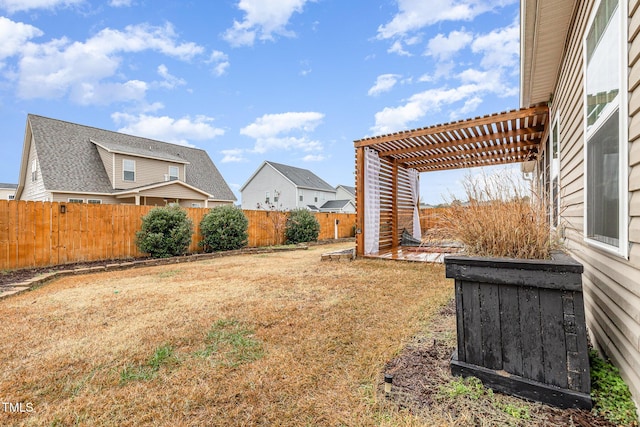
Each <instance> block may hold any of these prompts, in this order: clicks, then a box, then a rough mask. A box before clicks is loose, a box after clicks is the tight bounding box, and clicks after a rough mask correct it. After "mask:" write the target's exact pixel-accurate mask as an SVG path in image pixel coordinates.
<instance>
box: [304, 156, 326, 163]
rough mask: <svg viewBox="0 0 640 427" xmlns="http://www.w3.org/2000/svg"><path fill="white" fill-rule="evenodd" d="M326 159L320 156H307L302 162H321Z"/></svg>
mask: <svg viewBox="0 0 640 427" xmlns="http://www.w3.org/2000/svg"><path fill="white" fill-rule="evenodd" d="M324 159H326V157H325V156H323V155H322V154H308V155H306V156H304V157H303V158H302V161H303V162H321V161H323V160H324Z"/></svg>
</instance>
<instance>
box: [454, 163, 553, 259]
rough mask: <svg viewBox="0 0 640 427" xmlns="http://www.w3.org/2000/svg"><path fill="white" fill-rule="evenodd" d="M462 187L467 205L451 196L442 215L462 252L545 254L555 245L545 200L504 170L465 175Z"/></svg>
mask: <svg viewBox="0 0 640 427" xmlns="http://www.w3.org/2000/svg"><path fill="white" fill-rule="evenodd" d="M463 186H464V189H465V193H466V196H467V198H468V204H463V203H460V202H456V201H454V202H453V203H451V208H450V209H449V211H448V213H446V214H445V216H446V220H447V223H448V224H449V225H448V228H449V230H448V231H449V232H450V233H451V234H452V235H453V237H454V238H455V239H457V240H459V241H460V242H461V243H462V244H463V245H464V247H465V253H466V254H467V255H470V256H484V257H506V258H521V259H550V258H551V253H552V252H553V251H555V250H558V249H560V244H559V241H558V239H557V238H556V237H555V235H554V233H553V232H552V230H551V227H550V225H549V221H548V219H547V213H546V212H547V209H546V204H545V203H544V202H543V201H542V199H541V198H540V197H537V196H536V195H535V194H533V193H532V192H531V191H530V190H528V189H526V188H525V184H524V183H523V182H522V181H520V180H518V179H517V178H516V177H514V176H513V175H511V174H509V173H507V171H504V172H502V173H498V174H495V175H486V174H485V173H482V174H481V175H480V176H479V177H473V176H471V175H466V176H465V178H464V181H463Z"/></svg>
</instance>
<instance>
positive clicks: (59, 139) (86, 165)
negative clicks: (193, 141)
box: [27, 114, 236, 201]
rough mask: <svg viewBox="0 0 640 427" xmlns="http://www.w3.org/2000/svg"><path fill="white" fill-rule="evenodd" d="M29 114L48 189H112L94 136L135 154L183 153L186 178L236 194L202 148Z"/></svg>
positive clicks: (219, 193)
mask: <svg viewBox="0 0 640 427" xmlns="http://www.w3.org/2000/svg"><path fill="white" fill-rule="evenodd" d="M27 120H28V122H29V124H30V126H31V130H32V132H33V137H34V138H33V139H34V141H35V145H36V150H37V153H38V162H39V164H40V170H41V173H42V179H43V181H44V183H45V186H46V188H47V189H48V190H53V191H71V192H75V191H85V192H99V193H112V192H114V190H113V189H112V188H111V184H110V182H109V177H108V176H107V172H106V171H105V169H104V166H103V163H102V160H101V159H100V155H99V154H98V149H97V148H96V146H95V144H94V143H93V142H91V140H93V141H95V142H97V143H100V144H111V146H112V147H119V148H120V149H121V150H122V149H124V148H126V147H128V149H129V151H130V152H132V153H137V154H139V155H142V153H144V152H147V153H148V152H153V153H157V154H159V155H162V156H164V158H167V159H182V162H186V163H188V164H186V165H185V167H186V176H187V179H186V183H187V184H189V185H192V186H194V187H196V188H199V189H201V190H203V191H205V192H207V193H209V194H211V195H213V196H214V198H216V199H219V200H234V201H235V200H236V197H235V196H234V194H233V192H232V191H231V189H230V188H229V186H228V185H227V183H226V182H225V180H224V179H223V178H222V175H221V174H220V172H219V171H218V169H217V168H216V166H215V165H214V164H213V162H212V161H211V158H209V155H208V154H207V153H206V151H204V150H201V149H197V148H191V147H185V146H182V145H176V144H169V143H167V142H161V141H156V140H153V139H147V138H141V137H137V136H131V135H126V134H123V133H118V132H113V131H108V130H104V129H98V128H94V127H90V126H84V125H79V124H75V123H70V122H65V121H62V120H56V119H50V118H47V117H42V116H36V115H33V114H29V116H28V117H27ZM156 157H159V156H156Z"/></svg>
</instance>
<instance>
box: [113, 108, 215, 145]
mask: <svg viewBox="0 0 640 427" xmlns="http://www.w3.org/2000/svg"><path fill="white" fill-rule="evenodd" d="M111 118H112V119H113V121H114V122H115V123H116V124H117V125H121V124H124V126H122V127H121V128H119V129H118V132H122V133H126V134H131V135H136V136H141V137H144V138H150V139H156V140H158V141H165V142H172V143H174V144H180V145H186V146H193V145H192V144H191V143H190V142H189V141H206V140H210V139H213V138H215V137H217V136H220V135H224V129H220V128H216V127H214V126H212V125H211V122H212V121H213V118H212V117H207V116H202V115H201V116H196V117H194V118H192V117H190V116H185V117H182V118H180V119H174V118H172V117H169V116H150V115H146V114H139V115H137V116H136V115H132V114H127V113H113V114H112V115H111Z"/></svg>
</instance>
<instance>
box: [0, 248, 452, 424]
mask: <svg viewBox="0 0 640 427" xmlns="http://www.w3.org/2000/svg"><path fill="white" fill-rule="evenodd" d="M339 248H344V244H343V245H342V246H337V245H334V246H325V247H315V248H311V249H309V250H307V251H296V252H285V253H273V254H262V255H250V256H246V255H245V256H234V257H228V258H219V259H214V260H209V261H202V262H197V263H189V264H180V265H167V266H159V267H151V268H145V269H140V270H130V271H119V272H110V273H100V274H93V275H86V276H78V277H68V278H64V279H60V280H58V281H56V282H53V283H50V284H47V285H45V286H43V287H42V288H40V289H37V290H35V291H32V292H29V293H26V294H21V295H18V296H16V297H12V298H9V299H6V300H3V301H0V310H1V311H2V313H3V316H2V320H3V339H2V340H1V342H0V366H2V369H1V370H0V397H1V398H2V400H3V401H6V402H22V403H24V404H26V403H30V404H31V405H32V407H33V412H29V413H11V412H8V411H2V408H0V425H23V426H43V425H50V426H53V425H64V426H67V425H82V426H137V425H162V426H164V425H167V426H168V425H171V426H204V425H207V426H209V425H213V426H218V425H219V426H235V425H270V426H271V425H276V426H277V425H281V426H287V425H290V426H299V425H323V426H324V425H326V426H337V425H349V426H368V425H369V426H372V425H393V426H404V425H407V426H410V425H424V423H425V421H424V420H421V419H418V418H415V417H414V416H412V415H410V414H408V413H406V412H402V411H399V410H398V409H395V408H394V407H393V406H392V405H389V404H388V403H385V401H384V399H380V398H379V397H378V394H377V393H376V390H377V388H378V386H379V385H380V383H381V381H382V370H383V367H384V364H385V363H386V362H387V361H388V360H390V359H391V358H393V357H394V356H395V355H396V354H397V353H398V352H399V350H400V349H401V348H402V346H403V344H405V343H406V342H408V341H409V340H410V339H411V337H412V335H413V334H414V333H415V332H416V331H418V330H419V329H420V328H424V326H425V322H427V321H428V319H429V317H430V316H431V315H432V314H433V313H435V312H436V311H437V310H438V309H439V308H440V307H441V306H442V305H443V304H444V303H446V301H447V300H449V299H450V298H451V296H452V289H451V286H450V284H449V283H448V281H447V280H446V279H444V272H443V268H442V266H440V265H430V264H423V263H411V264H410V263H396V262H388V261H376V260H357V261H354V262H349V263H336V262H321V261H320V254H321V253H322V252H324V251H327V250H335V249H339ZM224 328H226V329H224ZM238 331H241V332H238ZM221 337H223V338H221ZM233 340H235V341H233ZM223 341H224V342H223ZM235 350H242V351H254V350H256V352H254V353H251V354H249V355H246V354H240V355H238V354H235V353H233V351H235ZM245 356H248V357H245ZM427 424H428V422H427Z"/></svg>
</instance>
